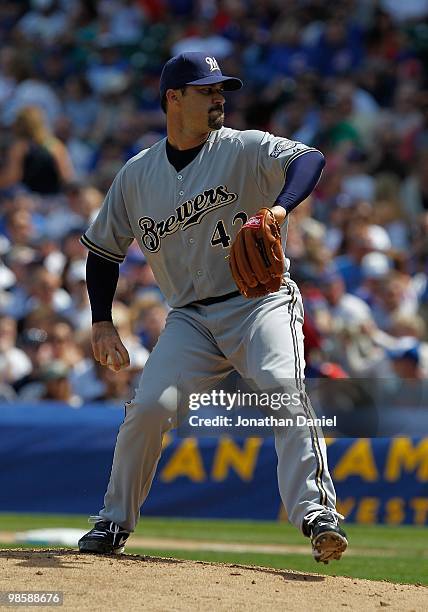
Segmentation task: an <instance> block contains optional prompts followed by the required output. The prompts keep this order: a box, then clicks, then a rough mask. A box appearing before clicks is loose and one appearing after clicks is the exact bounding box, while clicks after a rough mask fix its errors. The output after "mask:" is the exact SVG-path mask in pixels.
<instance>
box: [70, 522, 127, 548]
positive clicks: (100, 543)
mask: <svg viewBox="0 0 428 612" xmlns="http://www.w3.org/2000/svg"><path fill="white" fill-rule="evenodd" d="M128 538H129V532H128V531H125V530H124V529H122V527H121V526H120V525H116V523H113V522H112V521H104V520H102V519H101V520H99V521H98V522H97V523H95V526H94V528H93V529H91V531H88V533H85V535H84V536H82V537H81V538H80V540H79V550H80V552H86V553H98V554H115V555H119V554H120V553H123V551H124V550H125V544H126V540H127V539H128Z"/></svg>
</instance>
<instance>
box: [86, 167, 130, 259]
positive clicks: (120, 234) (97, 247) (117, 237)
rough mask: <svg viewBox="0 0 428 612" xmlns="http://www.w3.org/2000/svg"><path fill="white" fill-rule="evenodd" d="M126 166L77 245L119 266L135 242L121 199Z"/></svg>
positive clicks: (122, 198) (117, 176)
mask: <svg viewBox="0 0 428 612" xmlns="http://www.w3.org/2000/svg"><path fill="white" fill-rule="evenodd" d="M125 169H126V166H125V167H124V168H122V169H121V170H120V171H119V172H118V174H117V175H116V177H115V179H114V181H113V183H112V185H111V187H110V189H109V191H108V193H107V195H106V198H105V200H104V202H103V205H102V207H101V209H100V211H99V213H98V215H97V217H96V218H95V220H94V221H93V223H92V224H91V226H90V227H89V229H88V230H87V231H86V232H85V233H84V234H83V236H82V237H81V239H80V242H81V243H82V244H83V245H84V246H85V247H86V248H87V249H89V251H91V252H92V253H95V255H99V256H100V257H104V258H105V259H108V260H109V261H112V262H114V263H122V262H123V260H124V259H125V255H126V253H127V250H128V248H129V245H130V244H131V242H132V241H133V240H134V233H133V231H132V227H131V224H130V222H129V217H128V212H127V210H126V205H125V198H124V195H123V194H124V189H123V187H124V185H123V181H124V173H125Z"/></svg>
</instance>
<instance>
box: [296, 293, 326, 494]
mask: <svg viewBox="0 0 428 612" xmlns="http://www.w3.org/2000/svg"><path fill="white" fill-rule="evenodd" d="M287 289H288V292H289V295H290V297H291V302H290V304H289V306H288V312H289V314H290V317H291V321H290V328H291V337H292V340H293V351H294V359H295V364H296V366H295V368H296V369H295V376H296V381H297V385H298V389H299V391H300V392H301V398H302V405H303V409H304V411H305V416H306V418H307V419H311V418H314V416H313V414H312V411H311V409H310V407H309V405H308V403H307V400H306V393H305V391H304V389H303V378H302V371H301V361H300V354H299V343H298V339H297V331H296V328H295V322H296V320H297V315H296V313H295V306H296V303H297V295H295V290H294V288H290V285H288V286H287ZM308 427H309V431H310V434H311V441H312V450H313V451H314V455H315V459H316V462H317V470H316V473H315V483H316V485H317V488H318V490H319V493H320V504H321V505H322V506H325V505H327V492H326V490H325V489H324V484H323V475H324V459H323V456H322V452H321V448H320V444H319V439H318V433H317V430H316V428H315V427H314V426H313V425H309V426H308Z"/></svg>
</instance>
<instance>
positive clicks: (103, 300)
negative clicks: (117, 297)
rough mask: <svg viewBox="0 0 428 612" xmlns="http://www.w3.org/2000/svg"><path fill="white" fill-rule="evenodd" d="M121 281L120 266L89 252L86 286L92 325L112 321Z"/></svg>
mask: <svg viewBox="0 0 428 612" xmlns="http://www.w3.org/2000/svg"><path fill="white" fill-rule="evenodd" d="M118 280H119V264H118V263H115V262H113V261H108V260H107V259H104V258H103V257H100V256H99V255H95V253H92V252H91V251H89V253H88V259H87V261H86V286H87V288H88V295H89V301H90V303H91V311H92V323H98V322H99V321H111V320H112V316H111V309H112V305H113V298H114V294H115V292H116V287H117V281H118Z"/></svg>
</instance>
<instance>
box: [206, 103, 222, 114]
mask: <svg viewBox="0 0 428 612" xmlns="http://www.w3.org/2000/svg"><path fill="white" fill-rule="evenodd" d="M211 111H221V112H223V111H224V108H223V105H222V104H216V106H211V108H210V109H209V111H208V112H211Z"/></svg>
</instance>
